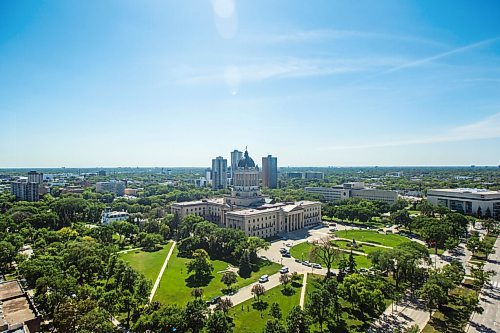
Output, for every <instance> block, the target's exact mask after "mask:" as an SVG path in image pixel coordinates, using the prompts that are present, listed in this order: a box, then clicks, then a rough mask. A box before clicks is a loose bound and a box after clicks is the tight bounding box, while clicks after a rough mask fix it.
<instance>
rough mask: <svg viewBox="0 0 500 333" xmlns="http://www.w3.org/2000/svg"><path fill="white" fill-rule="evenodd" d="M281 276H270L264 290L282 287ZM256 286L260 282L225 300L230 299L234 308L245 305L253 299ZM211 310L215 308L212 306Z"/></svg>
mask: <svg viewBox="0 0 500 333" xmlns="http://www.w3.org/2000/svg"><path fill="white" fill-rule="evenodd" d="M280 275H281V274H280V273H276V274H273V275H271V276H269V281H267V282H265V283H262V285H263V286H264V288H266V290H269V289H272V288H274V287H277V286H279V285H280ZM256 284H259V282H255V283H252V284H250V285H248V286H246V287H243V288H241V289H239V290H238V291H237V292H236V294H234V295H232V296H226V297H224V298H229V299H230V300H231V302H233V306H236V305H238V304H240V303H243V302H244V301H246V300H247V299H250V298H252V297H253V295H252V288H253V286H254V285H256ZM211 308H214V306H211Z"/></svg>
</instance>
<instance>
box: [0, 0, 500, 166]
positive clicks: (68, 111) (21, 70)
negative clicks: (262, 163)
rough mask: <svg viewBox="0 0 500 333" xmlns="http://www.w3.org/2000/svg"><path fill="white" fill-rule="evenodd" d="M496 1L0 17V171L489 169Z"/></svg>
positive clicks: (99, 7) (498, 55) (151, 5)
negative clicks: (242, 163) (241, 158)
mask: <svg viewBox="0 0 500 333" xmlns="http://www.w3.org/2000/svg"><path fill="white" fill-rule="evenodd" d="M499 13H500V4H499V3H498V2H495V1H484V2H481V4H478V3H470V2H457V1H439V2H435V1H404V2H403V1H383V2H376V3H375V2H370V1H361V2H357V3H350V2H333V1H318V2H315V3H314V5H311V4H308V3H304V2H300V1H276V2H272V3H269V2H268V1H260V0H259V1H251V2H243V1H236V2H233V1H230V0H213V1H183V2H177V3H176V2H156V1H153V2H147V3H143V2H140V3H139V2H134V1H106V2H102V1H87V2H67V1H50V2H49V1H47V2H44V1H36V2H35V1H15V2H2V3H0V22H1V23H0V120H1V121H0V152H1V155H0V168H17V167H25V168H45V167H62V166H65V167H82V168H84V167H118V166H131V167H135V166H143V167H162V166H163V167H169V166H170V167H176V166H179V167H190V166H192V167H206V166H209V165H210V161H211V160H212V159H213V158H214V157H216V156H223V157H224V158H226V159H228V161H230V152H231V151H233V150H234V149H238V150H240V151H244V148H245V146H246V145H248V149H249V152H250V154H251V155H252V156H253V157H255V158H256V161H257V160H260V158H261V157H264V156H267V155H268V154H272V155H273V156H277V157H278V159H279V167H285V166H298V167H299V166H304V167H307V166H309V167H314V166H318V167H326V166H448V165H450V166H468V165H478V166H479V165H490V166H495V165H499V164H500V159H499V157H500V25H499V24H498V22H499V21H500V14H499Z"/></svg>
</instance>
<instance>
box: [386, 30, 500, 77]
mask: <svg viewBox="0 0 500 333" xmlns="http://www.w3.org/2000/svg"><path fill="white" fill-rule="evenodd" d="M498 39H499V38H491V39H486V40H483V41H480V42H477V43H473V44H469V45H466V46H462V47H458V48H455V49H453V50H450V51H446V52H443V53H439V54H436V55H433V56H430V57H427V58H423V59H419V60H416V61H411V62H408V63H406V64H403V65H400V66H396V67H394V68H390V69H388V70H386V71H384V72H382V73H381V74H386V73H392V72H397V71H399V70H401V69H405V68H410V67H420V66H422V65H425V64H428V63H430V62H433V61H435V60H439V59H442V58H446V57H449V56H451V55H454V54H458V53H463V52H467V51H470V50H473V49H477V48H479V47H482V46H485V45H488V44H491V43H494V42H496V41H497V40H498Z"/></svg>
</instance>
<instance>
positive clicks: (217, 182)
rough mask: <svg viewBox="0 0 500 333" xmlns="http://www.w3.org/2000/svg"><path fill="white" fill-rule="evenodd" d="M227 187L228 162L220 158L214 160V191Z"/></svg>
mask: <svg viewBox="0 0 500 333" xmlns="http://www.w3.org/2000/svg"><path fill="white" fill-rule="evenodd" d="M226 187H227V160H226V159H225V158H224V157H222V156H218V157H216V158H214V159H213V160H212V189H214V190H219V189H223V188H226Z"/></svg>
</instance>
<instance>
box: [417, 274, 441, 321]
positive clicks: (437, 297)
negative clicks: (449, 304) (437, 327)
mask: <svg viewBox="0 0 500 333" xmlns="http://www.w3.org/2000/svg"><path fill="white" fill-rule="evenodd" d="M418 294H419V296H420V298H422V299H423V300H424V302H425V307H426V308H427V311H429V317H431V316H432V311H434V310H436V309H438V308H439V307H440V306H441V305H442V304H443V303H444V302H446V293H445V291H444V290H443V288H442V287H441V286H440V285H438V284H437V283H434V282H426V283H425V284H424V285H423V287H422V289H420V291H419V293H418Z"/></svg>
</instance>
